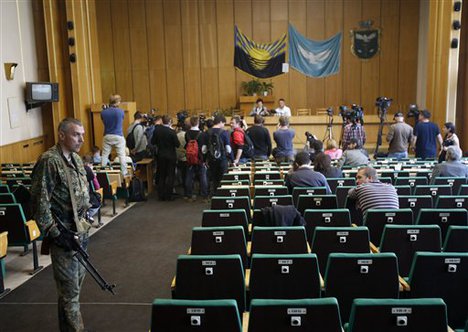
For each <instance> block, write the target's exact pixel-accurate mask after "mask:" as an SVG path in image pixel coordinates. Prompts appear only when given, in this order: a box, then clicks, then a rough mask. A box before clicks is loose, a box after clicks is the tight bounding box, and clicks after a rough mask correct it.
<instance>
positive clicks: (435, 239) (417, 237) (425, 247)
mask: <svg viewBox="0 0 468 332" xmlns="http://www.w3.org/2000/svg"><path fill="white" fill-rule="evenodd" d="M441 247H442V240H441V236H440V228H439V226H437V225H419V226H411V225H385V229H384V231H383V234H382V241H381V242H380V245H379V251H380V252H393V253H395V255H397V257H398V268H399V271H400V276H403V277H407V276H408V274H409V270H410V268H411V263H412V262H413V256H414V253H415V252H416V251H432V252H440V250H441Z"/></svg>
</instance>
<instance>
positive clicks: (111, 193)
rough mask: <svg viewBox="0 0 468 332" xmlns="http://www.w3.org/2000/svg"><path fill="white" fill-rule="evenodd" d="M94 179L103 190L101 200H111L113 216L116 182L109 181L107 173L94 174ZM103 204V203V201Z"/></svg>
mask: <svg viewBox="0 0 468 332" xmlns="http://www.w3.org/2000/svg"><path fill="white" fill-rule="evenodd" d="M96 177H97V179H98V181H99V184H100V185H101V188H102V189H103V193H104V195H103V197H102V198H103V199H111V200H112V212H113V214H114V215H115V214H116V212H115V202H116V201H117V187H118V185H119V184H118V183H117V181H115V180H114V181H110V179H109V175H108V174H107V172H96ZM103 202H105V201H103Z"/></svg>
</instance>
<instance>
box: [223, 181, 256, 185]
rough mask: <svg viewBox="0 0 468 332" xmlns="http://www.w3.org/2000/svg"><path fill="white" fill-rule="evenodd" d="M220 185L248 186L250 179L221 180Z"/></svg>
mask: <svg viewBox="0 0 468 332" xmlns="http://www.w3.org/2000/svg"><path fill="white" fill-rule="evenodd" d="M219 185H220V186H249V185H250V180H221V182H220V183H219Z"/></svg>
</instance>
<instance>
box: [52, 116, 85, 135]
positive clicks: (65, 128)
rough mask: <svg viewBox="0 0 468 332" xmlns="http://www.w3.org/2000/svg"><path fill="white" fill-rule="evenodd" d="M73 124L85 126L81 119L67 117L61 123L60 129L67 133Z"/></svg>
mask: <svg viewBox="0 0 468 332" xmlns="http://www.w3.org/2000/svg"><path fill="white" fill-rule="evenodd" d="M72 124H73V125H77V126H80V127H83V124H82V123H81V121H80V120H78V119H75V118H65V119H63V120H62V121H61V122H60V123H59V125H58V131H59V132H63V133H66V132H67V131H68V129H69V128H70V126H71V125H72Z"/></svg>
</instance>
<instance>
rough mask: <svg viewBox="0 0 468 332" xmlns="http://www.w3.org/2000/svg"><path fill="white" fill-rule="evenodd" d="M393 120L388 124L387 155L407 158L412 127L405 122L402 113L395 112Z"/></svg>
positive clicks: (399, 158)
mask: <svg viewBox="0 0 468 332" xmlns="http://www.w3.org/2000/svg"><path fill="white" fill-rule="evenodd" d="M393 120H394V121H395V123H394V124H392V125H391V126H390V129H389V131H388V133H387V142H388V143H389V146H388V155H387V157H389V158H396V159H397V160H401V159H403V158H408V146H409V145H410V144H411V142H412V140H413V127H411V126H410V125H409V124H407V123H405V118H404V116H403V113H400V112H398V113H396V114H395V115H394V116H393Z"/></svg>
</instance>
